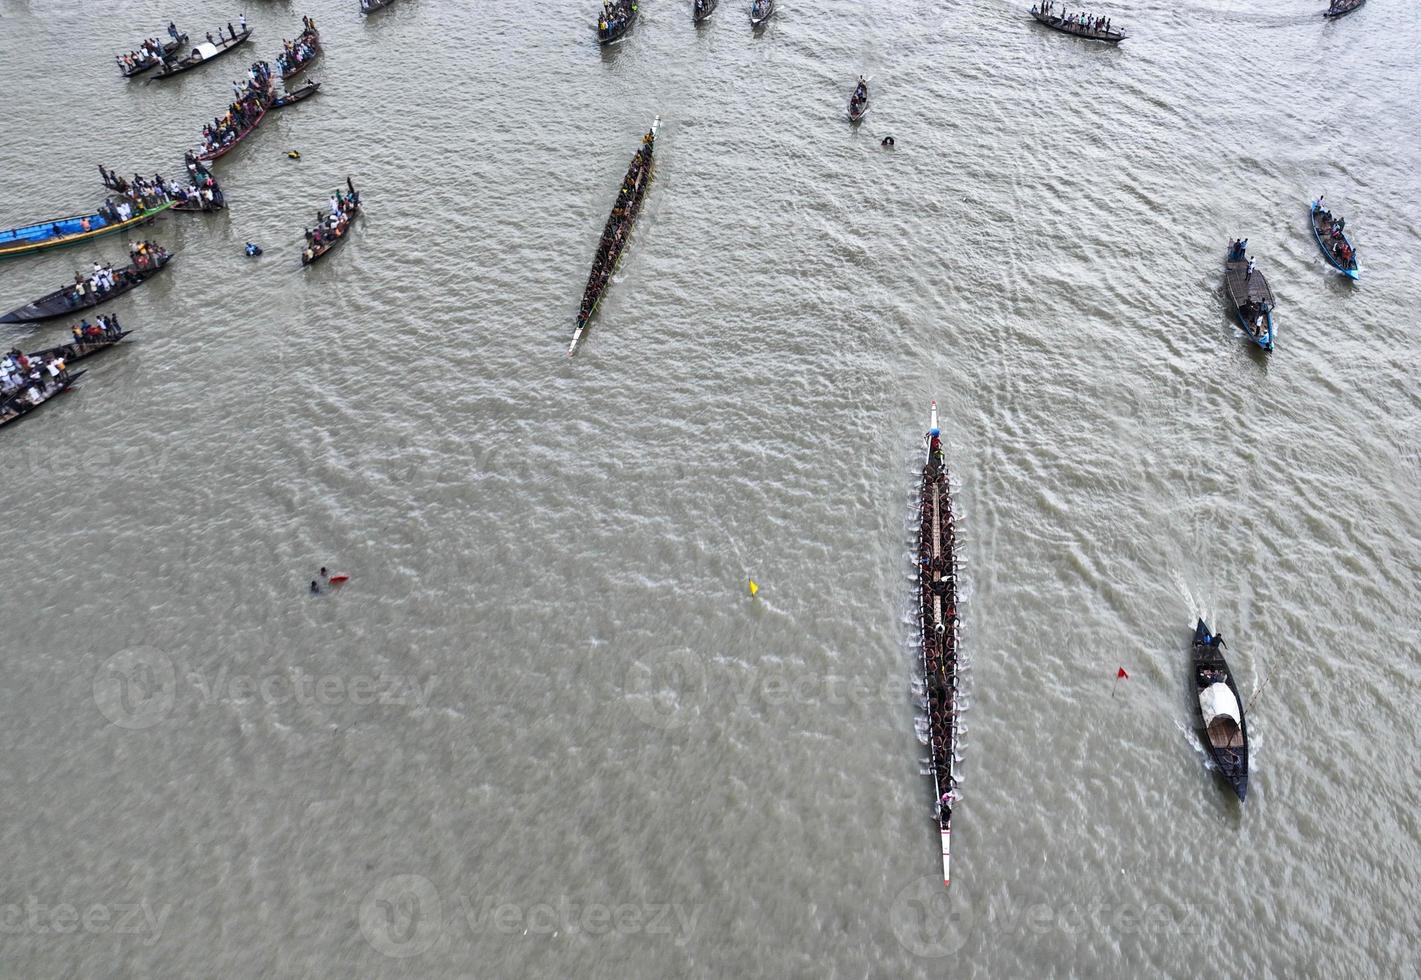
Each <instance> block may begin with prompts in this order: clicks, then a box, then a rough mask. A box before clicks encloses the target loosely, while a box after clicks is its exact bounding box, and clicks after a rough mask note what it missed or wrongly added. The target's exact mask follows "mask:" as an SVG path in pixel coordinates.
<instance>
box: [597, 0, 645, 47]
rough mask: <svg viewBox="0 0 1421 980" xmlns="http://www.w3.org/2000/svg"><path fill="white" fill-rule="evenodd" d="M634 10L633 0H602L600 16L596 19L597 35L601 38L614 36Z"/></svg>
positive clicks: (624, 26) (630, 17) (618, 32)
mask: <svg viewBox="0 0 1421 980" xmlns="http://www.w3.org/2000/svg"><path fill="white" fill-rule="evenodd" d="M635 12H636V3H635V0H602V16H601V17H599V18H598V19H597V36H598V37H599V38H601V39H603V40H606V39H607V38H610V37H616V36H617V35H618V34H620V33H621V32H622V31H623V30H624V29H625V28H626V26H627V24H628V22H630V21H631V19H632V15H633V14H634V13H635Z"/></svg>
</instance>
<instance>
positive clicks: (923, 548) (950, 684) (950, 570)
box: [917, 402, 959, 886]
mask: <svg viewBox="0 0 1421 980" xmlns="http://www.w3.org/2000/svg"><path fill="white" fill-rule="evenodd" d="M917 565H918V633H919V643H920V646H921V651H922V664H921V666H922V671H923V685H924V694H923V709H924V712H925V714H926V720H925V724H924V726H923V727H924V729H925V731H924V732H923V734H924V735H926V738H927V744H928V748H929V750H930V755H929V757H928V760H927V763H928V768H927V769H926V770H925V774H931V775H932V779H933V813H934V816H935V818H936V820H937V826H938V836H939V838H940V840H941V843H942V883H943V885H944V886H946V885H949V884H951V883H952V874H951V867H950V854H951V846H950V845H951V839H952V807H953V804H954V803H955V802H956V801H957V775H956V773H955V771H954V769H953V753H954V752H956V750H957V707H958V697H957V695H958V690H959V685H958V679H959V671H958V618H957V535H956V527H955V523H954V521H953V516H952V497H951V488H950V486H949V483H948V473H947V459H946V457H945V455H944V454H943V451H942V438H941V430H940V429H939V428H938V424H937V402H933V403H932V425H931V427H930V428H929V429H928V435H927V461H926V462H925V463H924V464H923V482H922V492H921V496H920V499H919V513H918V558H917Z"/></svg>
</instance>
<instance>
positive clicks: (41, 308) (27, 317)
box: [0, 255, 173, 323]
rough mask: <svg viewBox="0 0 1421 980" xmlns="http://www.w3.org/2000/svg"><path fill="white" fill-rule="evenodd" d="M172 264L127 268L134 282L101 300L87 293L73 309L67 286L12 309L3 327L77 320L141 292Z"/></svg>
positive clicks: (3, 318) (1, 318)
mask: <svg viewBox="0 0 1421 980" xmlns="http://www.w3.org/2000/svg"><path fill="white" fill-rule="evenodd" d="M172 261H173V256H172V255H168V256H167V257H166V258H164V259H163V260H162V261H160V262H159V263H158V264H157V265H155V266H154V267H153V268H151V269H144V270H142V271H139V270H137V269H135V268H134V267H133V266H131V265H130V266H127V267H126V269H127V271H128V272H130V273H131V274H132V275H133V276H134V281H133V282H127V283H123V282H121V283H117V284H115V285H114V288H113V289H110V290H109V291H108V292H107V293H104V294H103V295H102V296H96V295H95V294H93V293H91V292H89V293H85V294H84V300H83V302H81V303H76V304H73V305H69V304H68V303H66V302H65V300H64V296H65V294H66V293H67V292H68V291H69V288H70V287H68V286H65V287H63V288H61V289H56V290H55V291H54V292H52V293H49V294H48V295H45V296H41V297H40V298H39V299H37V300H35V301H34V302H33V303H26V304H25V305H24V306H21V307H19V308H17V309H13V310H11V311H10V312H9V313H6V314H5V315H4V316H0V323H40V322H42V321H44V320H57V319H59V318H60V317H72V316H78V315H80V314H82V313H83V312H84V311H85V310H92V309H94V308H95V307H97V306H102V305H103V304H104V303H107V302H109V301H110V300H112V299H116V298H117V297H119V296H122V295H123V294H124V293H126V292H128V291H129V290H131V289H136V288H138V287H139V286H141V285H143V283H145V282H147V281H148V280H149V279H151V278H153V277H154V276H155V275H157V274H158V273H160V272H162V271H163V270H164V269H166V268H167V267H168V263H170V262H172Z"/></svg>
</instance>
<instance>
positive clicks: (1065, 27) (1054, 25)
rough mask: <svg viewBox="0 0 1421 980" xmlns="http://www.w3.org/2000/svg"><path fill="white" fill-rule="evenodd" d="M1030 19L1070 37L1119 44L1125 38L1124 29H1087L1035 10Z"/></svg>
mask: <svg viewBox="0 0 1421 980" xmlns="http://www.w3.org/2000/svg"><path fill="white" fill-rule="evenodd" d="M1031 19H1032V20H1034V21H1036V23H1038V24H1041V25H1042V26H1044V27H1049V28H1051V30H1053V31H1060V32H1061V33H1062V34H1069V35H1071V36H1072V37H1079V38H1083V39H1085V40H1087V41H1100V42H1101V43H1103V44H1119V43H1120V42H1121V41H1123V40H1125V32H1124V31H1092V30H1087V29H1085V28H1083V27H1081V26H1079V25H1077V24H1067V23H1066V22H1065V21H1063V20H1061V18H1059V17H1047V16H1045V15H1043V14H1042V13H1040V12H1039V11H1035V10H1033V11H1032V12H1031Z"/></svg>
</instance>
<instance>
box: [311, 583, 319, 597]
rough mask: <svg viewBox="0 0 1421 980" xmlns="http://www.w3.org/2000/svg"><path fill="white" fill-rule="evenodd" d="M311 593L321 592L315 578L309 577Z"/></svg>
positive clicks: (317, 593)
mask: <svg viewBox="0 0 1421 980" xmlns="http://www.w3.org/2000/svg"><path fill="white" fill-rule="evenodd" d="M311 594H312V595H320V594H321V587H320V586H319V585H317V584H316V580H315V579H311Z"/></svg>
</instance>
